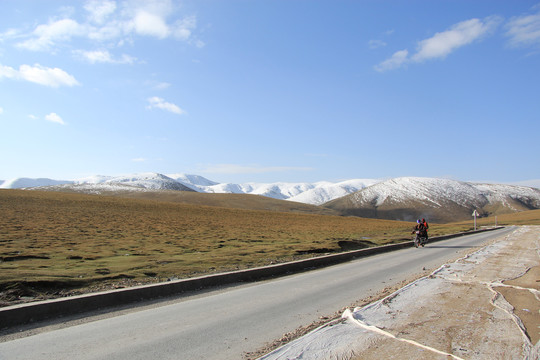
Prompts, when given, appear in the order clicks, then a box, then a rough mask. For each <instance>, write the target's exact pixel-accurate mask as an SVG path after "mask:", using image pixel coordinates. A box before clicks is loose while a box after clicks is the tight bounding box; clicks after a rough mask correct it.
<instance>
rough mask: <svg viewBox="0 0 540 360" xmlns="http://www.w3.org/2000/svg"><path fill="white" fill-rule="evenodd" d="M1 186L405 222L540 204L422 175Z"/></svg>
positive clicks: (531, 194)
mask: <svg viewBox="0 0 540 360" xmlns="http://www.w3.org/2000/svg"><path fill="white" fill-rule="evenodd" d="M0 188H4V189H15V188H24V189H40V190H51V191H70V192H80V193H92V194H101V193H107V194H110V193H134V192H156V191H165V190H167V191H184V192H193V193H207V194H211V193H214V194H250V195H260V196H264V197H266V198H273V199H277V200H287V201H289V202H296V203H304V204H310V205H317V206H321V207H324V208H328V209H332V210H334V211H335V212H336V213H338V214H341V215H352V216H361V217H370V218H382V219H392V220H403V221H412V220H414V219H416V218H422V217H423V218H426V219H430V221H433V222H449V221H459V220H469V219H471V216H472V215H471V214H472V212H473V211H474V210H476V211H478V213H479V214H480V216H485V215H497V214H503V213H511V212H517V211H524V210H532V209H539V208H540V190H539V189H537V188H532V187H526V186H517V185H504V184H487V183H482V184H480V183H470V182H463V181H457V180H449V179H438V178H420V177H401V178H394V179H388V180H376V179H353V180H347V181H341V182H328V181H321V182H315V183H307V182H306V183H287V182H278V183H243V184H232V183H218V182H215V181H211V180H209V179H206V178H204V177H202V176H199V175H187V174H169V175H163V174H158V173H143V174H134V175H129V176H116V177H115V176H93V177H89V178H84V179H79V180H74V181H62V180H53V179H46V178H40V179H29V178H17V179H12V180H8V181H4V182H1V181H0Z"/></svg>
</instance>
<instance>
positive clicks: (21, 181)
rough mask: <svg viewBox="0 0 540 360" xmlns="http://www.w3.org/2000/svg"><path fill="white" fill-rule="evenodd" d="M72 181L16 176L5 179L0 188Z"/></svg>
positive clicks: (69, 182) (16, 187)
mask: <svg viewBox="0 0 540 360" xmlns="http://www.w3.org/2000/svg"><path fill="white" fill-rule="evenodd" d="M71 183H73V181H67V180H53V179H48V178H38V179H31V178H16V179H11V180H6V181H4V182H3V183H2V185H0V189H21V188H29V187H37V186H50V185H60V184H71Z"/></svg>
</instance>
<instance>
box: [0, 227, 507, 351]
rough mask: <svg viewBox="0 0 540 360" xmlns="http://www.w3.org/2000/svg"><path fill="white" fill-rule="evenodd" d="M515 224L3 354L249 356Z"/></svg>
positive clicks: (188, 300) (55, 334)
mask: <svg viewBox="0 0 540 360" xmlns="http://www.w3.org/2000/svg"><path fill="white" fill-rule="evenodd" d="M509 231H511V229H503V230H497V231H492V232H487V233H481V234H476V235H469V236H464V237H460V238H455V239H450V240H446V241H441V242H437V243H433V244H428V246H427V247H426V248H420V249H415V248H412V247H411V248H409V249H404V250H399V251H395V252H391V253H387V254H380V255H376V256H372V257H368V258H364V259H358V260H355V261H351V262H348V263H345V264H341V265H335V266H331V267H328V268H325V269H318V270H314V271H310V272H305V273H301V274H296V275H291V276H287V277H282V278H279V279H276V280H268V281H263V282H259V283H253V284H244V285H239V286H234V287H228V288H226V289H221V290H215V291H210V292H207V293H204V294H195V295H191V296H187V297H183V298H180V299H177V300H175V301H173V302H171V301H169V302H167V303H166V305H156V306H154V307H152V308H144V310H140V311H132V312H129V313H127V314H122V315H118V316H111V317H109V318H105V319H100V320H97V321H91V322H87V323H83V324H80V325H76V326H71V327H66V328H62V329H57V330H53V331H45V332H41V333H39V334H37V335H33V336H28V337H23V338H19V339H15V340H10V341H5V338H4V339H3V340H2V339H0V341H4V342H0V360H8V359H9V360H15V359H58V360H60V359H74V358H76V359H81V360H82V359H129V360H136V359H207V360H208V359H220V360H225V359H235V360H238V359H242V357H243V354H244V353H245V352H249V351H254V350H257V349H258V348H260V347H262V346H264V345H265V344H266V343H267V342H270V341H272V340H275V339H277V338H279V337H281V336H282V335H283V334H284V333H287V332H290V331H293V330H295V329H296V328H298V327H300V326H303V325H307V324H310V323H312V322H313V321H317V320H318V319H319V317H320V316H323V315H330V314H333V313H334V312H335V311H337V310H339V309H341V308H343V307H345V306H349V305H350V304H352V303H353V302H355V301H357V300H359V299H362V298H365V297H367V296H370V295H373V294H375V293H376V292H377V291H379V290H381V289H382V288H384V287H385V286H390V285H394V284H398V283H399V282H401V281H403V280H406V279H408V278H410V277H411V276H413V275H414V274H418V273H420V272H421V271H422V269H423V268H424V267H425V268H426V269H430V268H435V267H438V266H440V265H441V264H443V263H445V262H447V261H449V260H451V259H455V258H456V257H457V256H458V255H459V254H458V253H461V252H464V251H467V250H470V249H471V248H474V247H478V246H480V245H481V244H483V243H485V242H486V241H488V240H489V239H490V238H491V237H496V236H503V235H504V234H506V233H508V232H509Z"/></svg>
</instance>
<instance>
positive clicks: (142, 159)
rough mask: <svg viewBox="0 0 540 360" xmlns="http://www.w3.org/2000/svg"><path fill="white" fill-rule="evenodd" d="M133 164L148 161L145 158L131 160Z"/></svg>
mask: <svg viewBox="0 0 540 360" xmlns="http://www.w3.org/2000/svg"><path fill="white" fill-rule="evenodd" d="M131 161H132V162H145V161H146V159H145V158H142V157H141V158H135V159H131Z"/></svg>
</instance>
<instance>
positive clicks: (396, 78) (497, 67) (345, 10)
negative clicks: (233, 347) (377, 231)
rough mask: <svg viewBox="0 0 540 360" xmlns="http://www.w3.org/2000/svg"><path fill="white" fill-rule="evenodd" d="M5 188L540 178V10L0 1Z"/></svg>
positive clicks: (531, 4) (281, 1)
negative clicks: (119, 178)
mask: <svg viewBox="0 0 540 360" xmlns="http://www.w3.org/2000/svg"><path fill="white" fill-rule="evenodd" d="M0 8H1V11H0V125H1V129H2V131H1V133H0V134H1V135H0V136H1V137H0V153H1V162H0V179H3V180H6V179H11V178H15V177H49V178H53V179H77V178H83V177H86V176H90V175H98V174H101V175H121V174H131V173H140V172H159V173H163V174H171V173H188V174H198V175H202V176H205V177H207V178H209V179H212V180H214V181H218V182H236V183H240V182H248V181H255V182H276V181H285V182H297V181H309V182H313V181H320V180H330V181H337V180H344V179H352V178H378V179H382V178H391V177H398V176H426V177H445V178H452V179H457V180H464V181H480V180H486V181H492V182H501V183H502V182H517V181H525V180H532V179H540V160H539V159H540V156H539V155H540V141H539V135H540V125H539V124H540V2H539V1H538V0H535V1H525V0H523V1H521V0H520V1H507V0H501V1H498V0H475V1H468V0H467V1H461V0H451V1H444V0H440V1H427V0H426V1H368V0H366V1H307V0H272V1H269V0H268V1H248V0H230V1H218V0H212V1H210V0H196V1H195V0H187V1H166V0H164V1H151V0H148V1H131V0H127V1H123V0H122V1H112V0H110V1H57V0H49V1H40V0H33V1H27V0H2V1H1V3H0Z"/></svg>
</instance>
